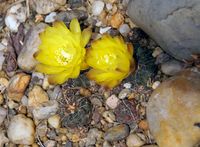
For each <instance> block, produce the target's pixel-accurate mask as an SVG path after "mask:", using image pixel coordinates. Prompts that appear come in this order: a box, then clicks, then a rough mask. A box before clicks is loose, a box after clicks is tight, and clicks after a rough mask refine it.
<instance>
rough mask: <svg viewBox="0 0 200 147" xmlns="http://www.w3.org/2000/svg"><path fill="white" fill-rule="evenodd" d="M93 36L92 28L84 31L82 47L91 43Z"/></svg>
mask: <svg viewBox="0 0 200 147" xmlns="http://www.w3.org/2000/svg"><path fill="white" fill-rule="evenodd" d="M91 35H92V30H91V29H90V28H86V29H84V30H83V31H82V34H81V45H82V47H85V46H86V45H87V43H88V42H89V41H90V38H91Z"/></svg>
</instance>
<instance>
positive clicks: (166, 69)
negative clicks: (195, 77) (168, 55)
mask: <svg viewBox="0 0 200 147" xmlns="http://www.w3.org/2000/svg"><path fill="white" fill-rule="evenodd" d="M184 66H185V64H184V63H183V62H180V61H177V60H174V59H172V60H169V61H167V62H165V63H163V64H161V71H162V72H163V73H164V74H166V75H170V76H173V75H175V74H177V73H178V72H180V71H182V70H183V69H184Z"/></svg>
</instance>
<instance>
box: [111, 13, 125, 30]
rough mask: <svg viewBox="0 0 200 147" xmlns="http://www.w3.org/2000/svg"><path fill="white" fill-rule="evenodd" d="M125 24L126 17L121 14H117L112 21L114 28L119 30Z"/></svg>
mask: <svg viewBox="0 0 200 147" xmlns="http://www.w3.org/2000/svg"><path fill="white" fill-rule="evenodd" d="M123 23H124V16H123V15H122V14H121V13H120V12H116V13H115V14H114V15H113V16H112V17H111V20H110V24H111V26H112V27H113V28H119V27H120V26H121V25H122V24H123Z"/></svg>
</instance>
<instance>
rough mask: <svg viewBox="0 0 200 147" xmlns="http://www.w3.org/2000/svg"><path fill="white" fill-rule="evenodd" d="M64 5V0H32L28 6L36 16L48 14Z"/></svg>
mask: <svg viewBox="0 0 200 147" xmlns="http://www.w3.org/2000/svg"><path fill="white" fill-rule="evenodd" d="M65 4H66V0H53V1H49V0H42V1H41V0H32V1H30V5H31V6H32V7H33V9H34V10H35V11H36V12H37V13H38V14H48V13H50V12H53V11H55V10H58V9H59V8H60V7H61V6H63V5H65Z"/></svg>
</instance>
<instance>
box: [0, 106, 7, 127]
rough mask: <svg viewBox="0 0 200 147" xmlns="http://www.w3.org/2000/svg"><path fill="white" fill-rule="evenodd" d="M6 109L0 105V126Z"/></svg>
mask: <svg viewBox="0 0 200 147" xmlns="http://www.w3.org/2000/svg"><path fill="white" fill-rule="evenodd" d="M6 115H7V110H6V109H5V108H3V107H0V126H1V124H2V123H3V121H4V119H5V118H6Z"/></svg>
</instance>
